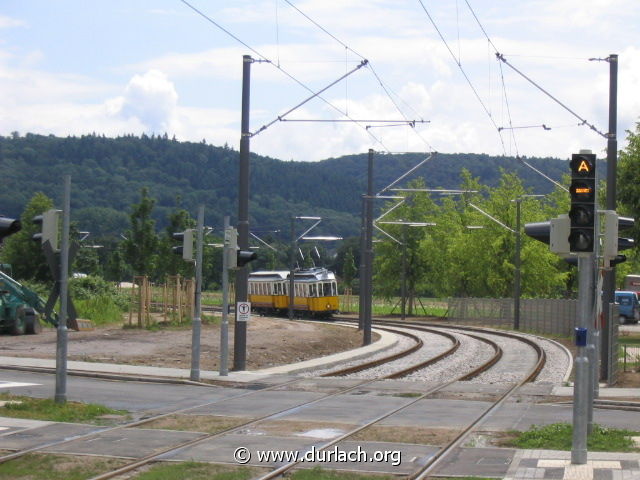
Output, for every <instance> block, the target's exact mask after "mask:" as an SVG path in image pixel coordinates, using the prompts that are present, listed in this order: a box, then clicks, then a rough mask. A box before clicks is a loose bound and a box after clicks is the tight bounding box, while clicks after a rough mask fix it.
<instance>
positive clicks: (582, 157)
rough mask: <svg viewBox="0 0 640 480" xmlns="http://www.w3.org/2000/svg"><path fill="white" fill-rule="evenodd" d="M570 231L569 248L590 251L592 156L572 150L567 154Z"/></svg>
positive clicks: (593, 232)
mask: <svg viewBox="0 0 640 480" xmlns="http://www.w3.org/2000/svg"><path fill="white" fill-rule="evenodd" d="M569 194H570V195H571V210H569V218H570V219H571V233H570V234H569V249H570V251H571V252H573V253H593V251H594V247H595V243H596V239H597V237H596V230H595V217H596V156H595V155H594V154H593V153H574V154H573V155H572V157H571V187H570V188H569Z"/></svg>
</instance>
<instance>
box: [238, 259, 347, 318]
mask: <svg viewBox="0 0 640 480" xmlns="http://www.w3.org/2000/svg"><path fill="white" fill-rule="evenodd" d="M293 281H294V297H293V309H294V312H295V314H296V315H297V316H300V315H302V316H310V317H315V318H327V317H330V316H331V315H333V314H334V313H337V312H338V309H339V300H338V284H337V282H336V277H335V275H334V273H333V272H330V271H329V270H327V269H326V268H311V269H308V270H296V271H294V274H293ZM249 301H250V302H251V307H252V309H253V310H254V311H255V312H257V313H261V314H271V315H274V314H278V315H286V314H287V312H288V311H289V271H288V270H274V271H260V272H252V273H250V274H249Z"/></svg>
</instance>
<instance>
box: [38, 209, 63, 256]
mask: <svg viewBox="0 0 640 480" xmlns="http://www.w3.org/2000/svg"><path fill="white" fill-rule="evenodd" d="M61 213H62V210H56V209H54V208H52V209H50V210H47V211H46V212H44V213H42V215H36V216H35V217H33V223H34V224H36V225H40V233H34V234H33V235H32V236H31V239H32V240H35V241H39V242H40V243H42V245H44V244H45V243H47V242H49V245H50V246H51V250H52V251H53V252H59V251H60V241H59V238H58V232H59V230H60V228H59V226H60V214H61Z"/></svg>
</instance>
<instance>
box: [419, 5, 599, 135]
mask: <svg viewBox="0 0 640 480" xmlns="http://www.w3.org/2000/svg"><path fill="white" fill-rule="evenodd" d="M420 3H422V0H420ZM465 3H466V4H467V6H468V7H469V10H470V11H471V14H472V15H473V18H475V19H476V22H477V23H478V26H479V27H480V30H482V33H483V34H484V36H485V37H486V39H487V40H488V41H489V43H490V44H491V46H492V47H493V49H494V50H495V52H496V58H497V59H498V60H500V61H501V62H503V63H505V64H506V65H508V66H509V67H511V68H512V69H513V70H514V71H515V72H517V73H518V74H519V75H520V76H522V77H523V78H524V79H525V80H527V81H528V82H529V83H531V84H532V85H533V86H534V87H536V88H537V89H538V90H540V91H541V92H542V93H544V94H545V95H547V96H548V97H549V98H551V99H552V100H553V101H554V102H556V103H557V104H558V105H560V106H561V107H562V108H564V109H565V110H566V111H567V112H569V113H570V114H571V115H573V116H574V117H576V118H577V119H578V120H580V121H581V122H582V123H583V124H584V125H587V126H588V127H589V128H591V130H593V131H594V132H596V133H598V134H600V135H601V136H603V137H604V138H608V137H607V135H606V134H604V133H602V132H601V131H600V130H598V128H596V126H595V125H593V124H591V123H589V122H588V121H587V120H585V119H584V118H582V117H581V116H580V115H578V114H577V113H576V112H574V111H573V110H571V109H570V108H569V107H567V106H566V105H565V104H564V103H562V102H561V101H560V100H558V99H557V98H556V97H554V96H553V95H551V94H550V93H549V92H548V91H546V90H545V89H544V88H542V87H541V86H540V85H538V84H537V83H536V82H534V81H533V80H532V79H530V78H529V77H528V76H527V75H525V74H524V73H522V72H521V71H520V70H518V69H517V68H516V67H514V66H513V65H511V64H510V63H509V62H508V61H507V60H506V58H504V55H503V54H501V53H500V51H499V50H498V48H497V47H496V46H495V45H494V44H493V42H492V41H491V39H490V38H489V35H488V34H487V32H486V30H485V29H484V27H483V26H482V23H480V20H479V19H478V16H477V15H476V13H475V12H474V10H473V8H472V7H471V5H470V4H469V1H468V0H465Z"/></svg>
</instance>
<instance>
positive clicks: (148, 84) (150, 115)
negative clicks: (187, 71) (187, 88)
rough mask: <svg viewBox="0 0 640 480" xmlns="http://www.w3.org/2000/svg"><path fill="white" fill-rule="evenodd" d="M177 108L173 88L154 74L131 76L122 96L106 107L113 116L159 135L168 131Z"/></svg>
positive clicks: (168, 82) (166, 79) (176, 95)
mask: <svg viewBox="0 0 640 480" xmlns="http://www.w3.org/2000/svg"><path fill="white" fill-rule="evenodd" d="M177 104H178V93H177V92H176V89H175V86H174V84H173V83H172V82H171V81H170V80H169V79H168V78H167V76H166V75H165V74H164V73H162V72H160V71H158V70H149V71H148V72H146V73H145V74H144V75H134V76H133V78H132V79H131V80H130V81H129V84H128V85H127V87H126V88H125V91H124V96H122V97H120V98H118V99H115V100H112V101H110V102H109V103H108V109H109V110H110V111H112V112H113V114H114V115H119V116H122V117H123V118H125V119H136V120H138V121H139V122H140V123H141V124H143V125H144V126H145V127H146V128H147V130H148V131H149V132H155V133H163V132H166V131H168V130H169V129H170V127H171V124H172V122H173V120H174V117H175V113H176V107H177Z"/></svg>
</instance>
